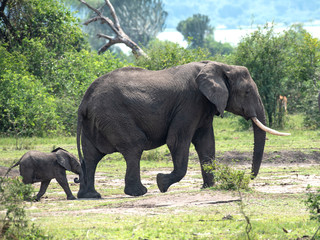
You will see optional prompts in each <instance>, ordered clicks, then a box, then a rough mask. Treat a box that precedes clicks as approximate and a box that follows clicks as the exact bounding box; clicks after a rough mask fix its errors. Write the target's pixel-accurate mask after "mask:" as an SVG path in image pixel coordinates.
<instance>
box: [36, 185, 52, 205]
mask: <svg viewBox="0 0 320 240" xmlns="http://www.w3.org/2000/svg"><path fill="white" fill-rule="evenodd" d="M50 181H51V180H47V181H43V182H41V186H40V190H39V192H38V194H37V197H36V201H39V200H40V198H41V197H42V196H43V194H45V192H46V191H47V188H48V186H49V183H50Z"/></svg>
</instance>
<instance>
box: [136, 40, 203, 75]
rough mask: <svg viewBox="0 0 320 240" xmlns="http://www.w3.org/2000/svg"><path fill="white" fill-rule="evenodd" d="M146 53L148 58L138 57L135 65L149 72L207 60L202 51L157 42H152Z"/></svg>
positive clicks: (166, 42)
mask: <svg viewBox="0 0 320 240" xmlns="http://www.w3.org/2000/svg"><path fill="white" fill-rule="evenodd" d="M146 53H147V55H148V57H147V58H145V57H139V58H138V59H137V60H136V62H135V65H137V66H140V67H143V68H146V69H149V70H161V69H165V68H169V67H173V66H177V65H181V64H185V63H190V62H194V61H202V60H206V59H207V60H208V59H209V53H208V52H207V51H205V50H204V49H201V48H197V49H185V48H183V47H181V46H180V45H179V44H177V43H173V42H169V41H159V40H155V41H152V42H151V43H150V44H149V47H148V49H147V50H146Z"/></svg>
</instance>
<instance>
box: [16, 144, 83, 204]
mask: <svg viewBox="0 0 320 240" xmlns="http://www.w3.org/2000/svg"><path fill="white" fill-rule="evenodd" d="M18 165H20V175H21V176H22V177H23V180H22V181H23V183H25V184H32V183H35V182H41V187H40V191H39V192H38V194H37V197H36V200H37V201H39V200H40V198H41V197H42V196H43V194H45V192H46V190H47V188H48V185H49V183H50V181H51V179H53V178H55V179H56V180H57V182H58V183H59V184H60V186H61V187H62V188H63V190H64V191H65V193H66V194H67V199H68V200H73V199H76V198H75V197H74V196H73V194H72V192H71V190H70V188H69V184H68V181H67V176H66V170H68V171H71V172H73V173H76V174H78V175H79V178H80V179H81V178H82V169H81V165H80V163H79V161H78V159H77V158H76V157H75V156H74V155H72V154H71V153H69V152H68V151H66V150H64V149H62V148H57V149H55V150H53V151H52V152H51V153H43V152H38V151H29V152H27V153H26V154H24V155H23V156H22V157H21V159H20V160H19V162H18V163H16V164H15V165H13V166H12V167H11V168H13V167H16V166H18ZM11 168H10V169H11ZM74 182H75V183H79V182H80V181H79V179H78V178H75V179H74Z"/></svg>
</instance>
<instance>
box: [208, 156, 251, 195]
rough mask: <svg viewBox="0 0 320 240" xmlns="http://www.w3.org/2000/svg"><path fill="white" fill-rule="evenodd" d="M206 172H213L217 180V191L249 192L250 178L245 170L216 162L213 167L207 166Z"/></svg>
mask: <svg viewBox="0 0 320 240" xmlns="http://www.w3.org/2000/svg"><path fill="white" fill-rule="evenodd" d="M205 170H206V171H208V172H212V173H213V175H214V179H215V183H216V186H215V189H220V190H240V189H244V190H248V189H249V182H250V176H249V175H246V174H245V171H243V170H237V169H234V168H232V167H230V166H228V165H226V164H222V163H217V162H216V161H214V162H213V163H212V165H207V166H206V167H205Z"/></svg>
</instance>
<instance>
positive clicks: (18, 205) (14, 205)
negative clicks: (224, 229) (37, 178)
mask: <svg viewBox="0 0 320 240" xmlns="http://www.w3.org/2000/svg"><path fill="white" fill-rule="evenodd" d="M32 194H33V188H32V185H25V184H23V183H22V182H21V178H20V177H17V178H7V177H0V211H3V212H4V213H5V214H4V216H2V214H1V215H0V239H47V238H48V237H47V236H44V235H43V234H42V233H41V231H40V230H39V229H37V228H36V227H35V226H34V225H32V226H29V221H28V219H27V217H26V212H25V209H24V207H25V203H24V201H25V200H31V199H32Z"/></svg>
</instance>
